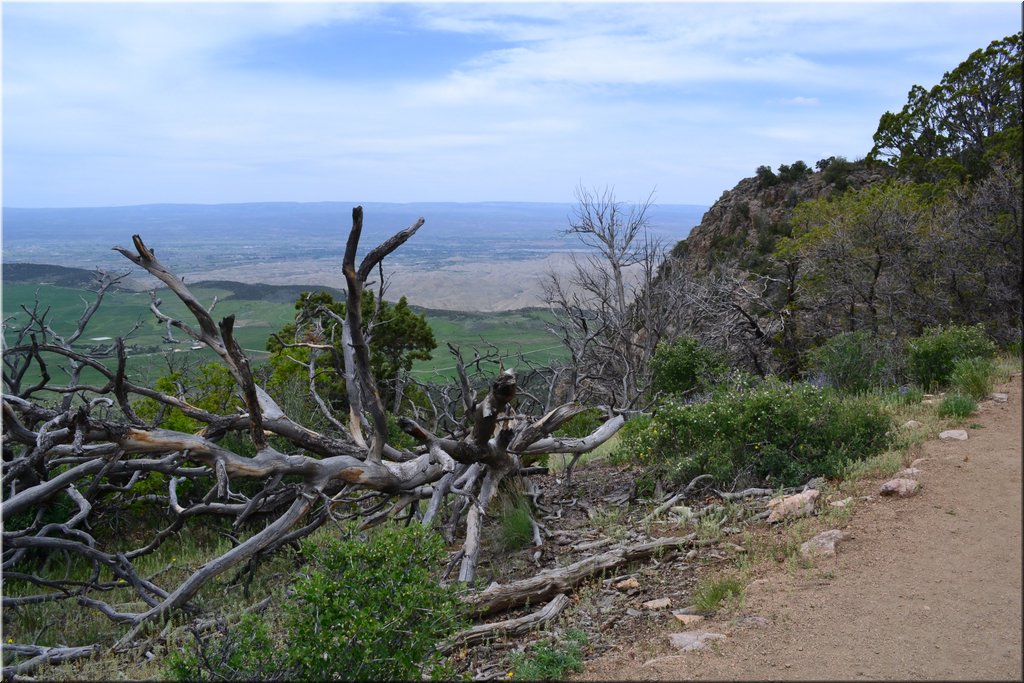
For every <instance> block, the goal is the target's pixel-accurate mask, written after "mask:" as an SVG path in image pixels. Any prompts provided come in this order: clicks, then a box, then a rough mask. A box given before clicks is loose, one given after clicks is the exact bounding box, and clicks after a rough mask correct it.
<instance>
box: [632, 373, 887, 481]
mask: <svg viewBox="0 0 1024 683" xmlns="http://www.w3.org/2000/svg"><path fill="white" fill-rule="evenodd" d="M891 426H892V418H890V417H889V415H888V413H886V411H885V410H884V408H883V406H882V404H881V402H880V401H878V400H877V399H875V398H871V397H868V396H862V397H843V396H841V395H839V394H837V393H835V392H833V391H831V390H828V389H819V388H816V387H813V386H811V385H808V384H792V385H790V384H785V383H783V382H780V381H778V380H769V381H766V382H762V383H761V384H760V385H758V386H755V387H743V388H739V389H736V390H733V391H731V392H719V393H717V394H716V396H715V397H714V398H713V399H712V400H710V401H707V402H704V403H691V404H687V403H685V402H683V401H680V400H677V399H669V400H667V401H665V402H663V403H662V404H661V405H660V406H659V408H658V410H657V411H656V413H655V415H654V416H653V418H651V420H650V422H649V423H648V424H647V426H646V427H645V428H643V429H632V430H630V431H629V432H627V433H626V434H624V435H623V437H622V441H621V442H620V446H619V451H618V459H619V460H632V461H635V462H638V463H639V464H641V465H642V466H644V468H645V473H644V475H643V477H642V478H641V479H642V480H644V481H645V483H646V484H647V485H648V486H650V485H651V484H653V482H654V481H657V480H661V481H662V482H663V483H666V484H669V485H672V486H676V485H679V484H682V483H686V482H687V481H689V480H690V479H692V478H693V477H695V476H697V475H699V474H710V475H712V476H713V477H714V478H715V480H716V482H717V483H718V484H719V485H720V486H730V485H732V484H735V483H741V482H742V483H748V484H754V483H760V484H765V485H768V486H793V485H796V484H801V483H804V482H806V481H807V480H808V479H809V478H811V477H814V476H825V477H832V476H836V475H838V474H839V473H840V472H841V470H842V468H843V466H844V465H845V464H846V462H847V461H849V460H857V459H863V458H866V457H868V456H871V455H874V454H876V453H878V452H880V451H882V450H884V449H885V447H886V446H887V445H888V432H889V429H890V428H891Z"/></svg>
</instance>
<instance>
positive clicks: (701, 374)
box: [650, 336, 726, 394]
mask: <svg viewBox="0 0 1024 683" xmlns="http://www.w3.org/2000/svg"><path fill="white" fill-rule="evenodd" d="M650 368H651V372H652V374H653V382H652V388H653V389H654V390H655V391H660V392H663V393H666V394H679V393H683V392H688V391H693V390H698V391H703V390H705V389H707V388H709V387H710V386H712V385H713V384H714V383H715V382H716V380H717V379H718V377H719V376H720V375H722V374H723V373H724V372H725V371H726V363H725V359H724V358H723V357H722V354H720V353H719V352H717V351H715V350H714V349H709V348H707V347H704V346H701V345H700V342H698V341H697V340H696V339H694V338H693V337H688V336H683V337H679V338H677V339H676V340H675V341H673V342H672V343H671V344H665V343H661V344H658V348H657V349H655V351H654V356H653V357H652V358H651V362H650Z"/></svg>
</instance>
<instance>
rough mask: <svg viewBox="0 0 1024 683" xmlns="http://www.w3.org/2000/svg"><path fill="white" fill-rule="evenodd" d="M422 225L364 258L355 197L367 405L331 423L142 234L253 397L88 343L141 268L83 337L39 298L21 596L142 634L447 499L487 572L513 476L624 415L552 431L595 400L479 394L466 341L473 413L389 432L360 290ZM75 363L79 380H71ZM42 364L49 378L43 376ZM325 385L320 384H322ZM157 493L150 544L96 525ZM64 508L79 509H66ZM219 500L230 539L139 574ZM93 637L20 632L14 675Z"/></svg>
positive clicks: (203, 337)
mask: <svg viewBox="0 0 1024 683" xmlns="http://www.w3.org/2000/svg"><path fill="white" fill-rule="evenodd" d="M423 223H424V221H423V219H419V220H418V221H416V222H415V223H414V224H413V225H411V226H410V227H409V228H406V229H405V230H402V231H400V232H398V233H396V234H395V235H394V236H392V237H391V238H390V239H388V240H386V241H385V242H383V243H382V244H380V245H378V246H376V247H375V248H374V249H372V250H370V251H369V252H368V253H367V254H366V255H365V256H364V257H363V259H362V260H361V261H360V262H359V263H358V264H357V262H356V252H357V249H358V246H359V240H360V233H361V230H362V208H361V207H356V208H355V209H354V210H353V213H352V228H351V231H350V233H349V237H348V242H347V245H346V249H345V253H344V258H343V263H342V269H343V272H344V275H345V279H346V284H347V304H348V305H347V312H346V317H345V320H344V321H343V328H342V329H343V337H344V344H343V348H344V351H345V364H344V379H345V381H346V386H347V391H348V403H349V405H350V407H351V409H350V414H349V415H348V416H347V419H345V418H339V417H337V416H332V418H333V419H332V420H331V424H332V426H333V429H332V431H331V432H326V431H322V432H321V431H316V430H313V429H310V428H309V427H307V426H304V425H303V424H299V423H298V422H296V421H294V420H292V419H291V418H290V417H289V416H288V415H287V414H286V413H285V411H284V410H283V409H282V408H281V407H280V404H279V402H278V401H276V400H275V399H274V397H272V396H270V395H269V394H268V393H267V392H266V391H265V390H264V389H263V388H261V387H260V386H259V385H258V383H257V382H256V380H255V379H254V376H253V369H252V367H251V366H250V362H249V359H248V358H247V357H246V355H245V353H244V352H243V350H242V349H241V347H240V346H239V344H238V343H237V341H236V339H235V336H234V322H235V321H234V317H233V316H228V317H225V318H223V319H222V320H220V321H219V322H215V321H214V319H213V316H212V306H211V307H210V308H206V307H204V306H203V305H202V304H201V303H200V302H199V301H198V300H197V298H196V297H195V296H194V295H193V294H192V293H191V292H190V291H189V289H188V287H187V286H186V285H185V283H184V282H183V280H182V279H181V278H179V277H178V276H176V275H175V274H174V273H173V272H172V271H171V270H170V269H169V268H167V267H166V266H165V265H164V264H162V263H161V262H160V261H159V260H158V259H157V257H156V254H155V252H154V250H153V249H151V248H149V247H148V246H147V245H146V244H145V243H144V242H143V240H142V238H141V237H139V236H138V235H136V236H134V237H133V242H134V249H133V250H129V249H124V248H120V247H118V248H117V251H119V252H120V253H122V254H123V255H124V256H125V257H126V258H127V259H129V260H130V261H131V262H132V263H134V264H135V265H137V266H139V267H141V268H143V269H145V270H146V271H147V272H148V273H150V274H151V275H153V276H154V277H156V278H157V279H159V280H160V281H161V282H162V283H163V284H164V285H166V286H167V287H168V288H169V289H170V290H171V291H172V292H173V293H174V295H176V296H177V297H178V298H179V299H180V300H181V301H182V302H183V303H184V304H185V306H186V308H187V309H188V311H189V313H190V314H191V316H192V318H193V320H191V321H185V320H179V319H175V318H173V317H171V316H169V315H167V314H165V313H164V312H163V311H161V309H160V305H161V302H160V301H159V300H158V299H156V297H155V296H154V297H153V298H152V305H151V310H152V312H153V314H154V315H155V316H156V317H157V319H158V320H159V321H161V323H162V324H165V325H166V326H167V330H168V334H170V331H171V329H172V328H177V329H178V330H180V331H181V332H182V333H184V334H186V335H188V336H189V337H191V338H192V339H194V340H195V342H197V343H199V344H203V345H205V346H206V347H208V348H210V349H212V350H213V351H214V352H216V354H217V355H218V356H219V358H220V360H221V361H222V363H223V364H224V366H225V367H226V368H227V369H228V371H229V372H230V375H231V377H232V379H233V380H234V383H235V385H236V387H237V393H238V395H239V396H240V397H241V400H242V402H243V404H244V407H245V408H244V411H239V412H236V413H233V414H217V413H212V412H209V411H207V410H204V409H202V408H199V407H197V406H195V405H192V404H190V403H189V402H188V401H187V400H185V399H183V398H181V397H179V396H176V395H173V394H171V393H166V392H162V391H158V390H156V389H153V388H150V387H146V386H142V385H140V384H136V383H135V382H133V381H132V378H131V377H130V376H129V373H128V372H127V369H126V368H127V354H126V351H125V343H124V338H118V339H117V340H116V342H115V344H114V350H115V363H114V364H113V367H112V368H108V367H107V365H106V364H105V363H103V362H102V361H101V359H100V358H98V357H96V356H95V355H90V354H89V353H83V352H81V351H79V350H76V348H75V347H74V342H75V341H76V340H78V339H79V337H81V335H82V334H83V332H84V331H85V329H86V327H87V326H88V324H89V321H90V319H91V318H92V316H93V314H94V313H95V311H96V309H97V308H98V307H99V305H100V303H101V302H102V299H103V296H104V294H105V293H106V292H107V291H108V290H109V289H110V287H111V286H113V285H114V284H116V283H117V282H118V281H119V280H120V279H121V278H123V277H125V276H124V275H120V276H111V275H106V274H100V275H99V279H98V287H97V288H96V296H95V299H94V300H93V301H92V302H88V303H87V305H86V308H85V311H84V312H83V314H82V317H81V318H80V320H79V321H78V324H77V327H76V330H75V332H74V333H73V334H72V335H71V336H69V337H61V336H60V335H58V334H56V333H55V332H54V330H53V329H52V327H51V326H50V323H49V321H48V319H47V315H48V312H47V311H40V310H39V306H38V305H37V306H36V307H35V308H31V309H30V308H28V307H23V308H24V310H25V312H26V313H27V314H28V318H29V324H28V325H26V326H24V327H23V328H21V329H20V330H16V331H15V334H14V335H13V336H14V339H13V343H11V344H10V345H5V348H4V350H3V360H4V394H3V475H2V479H3V487H4V505H3V521H4V531H3V570H4V572H5V575H6V577H8V578H18V579H21V580H24V581H27V582H30V583H32V584H34V585H36V586H37V587H38V593H37V594H34V595H28V596H19V597H9V596H4V599H3V602H4V607H15V606H17V605H25V604H30V603H38V602H45V601H65V600H67V601H73V602H75V603H77V604H78V605H80V606H81V607H82V608H86V609H94V610H99V611H100V612H102V613H103V614H105V615H106V616H107V617H109V618H110V619H111V620H113V621H114V622H118V623H123V624H124V625H126V633H125V635H124V637H123V638H122V639H121V641H120V643H119V644H120V645H123V646H126V645H129V644H131V643H132V642H133V639H134V638H135V637H136V636H137V635H138V633H139V629H140V627H141V626H142V625H144V624H146V623H147V622H150V621H152V620H155V619H158V618H160V617H162V616H165V615H167V614H168V613H169V612H170V611H172V610H193V609H194V605H193V603H192V601H193V599H194V598H195V597H196V595H197V593H198V592H199V591H200V589H201V588H202V587H203V586H204V585H206V584H208V583H209V582H210V581H211V580H213V579H214V578H215V577H217V576H219V575H221V574H224V573H225V572H227V571H228V570H230V569H232V568H236V567H240V566H241V565H243V564H244V563H246V562H252V561H254V560H257V559H259V558H260V557H262V556H265V555H266V554H267V553H270V552H272V551H273V550H275V549H277V548H280V547H281V546H282V545H284V544H288V543H291V542H293V541H295V540H296V539H298V538H300V537H302V536H304V535H307V534H309V533H312V532H313V531H314V530H316V529H317V528H319V527H321V526H322V525H323V524H325V523H326V522H328V521H329V520H332V519H335V520H337V519H341V518H346V517H347V518H358V519H360V520H361V523H362V524H363V525H364V526H369V525H372V524H375V523H378V522H380V521H382V520H384V519H387V518H389V517H399V516H406V518H407V519H409V520H415V521H416V523H420V524H424V525H431V524H435V523H437V522H438V521H439V520H440V518H441V516H442V515H447V522H446V529H447V532H448V534H449V535H450V536H451V537H455V536H456V535H458V536H459V537H461V538H463V542H462V548H461V550H460V551H458V553H457V556H456V557H455V558H453V560H452V567H454V565H455V564H456V562H460V565H459V566H460V568H459V573H458V579H459V580H460V581H463V582H466V583H468V584H472V583H473V580H474V577H475V573H476V564H477V561H478V558H479V553H480V545H481V538H480V536H481V529H482V524H483V519H484V516H485V515H486V514H487V510H488V504H489V503H490V502H491V501H492V499H494V497H495V494H496V492H497V490H498V486H499V484H500V483H501V481H502V479H503V478H505V477H507V476H508V475H510V474H514V473H518V472H520V470H521V465H522V462H521V458H523V457H524V456H528V455H536V454H541V453H582V452H585V451H588V450H591V449H593V448H594V447H596V446H597V445H599V444H601V443H602V442H604V441H605V440H607V439H608V438H610V437H611V436H612V435H613V434H614V433H615V431H616V430H617V429H618V428H619V427H620V426H621V425H622V424H623V417H621V416H617V417H613V418H611V419H609V420H608V421H607V422H605V424H603V425H602V426H601V427H600V428H599V429H598V430H597V431H596V432H595V433H593V434H591V435H590V436H588V437H586V438H581V439H568V438H560V437H556V436H553V432H554V431H555V430H557V429H558V428H559V426H560V425H562V424H563V423H564V422H565V421H566V420H568V419H569V418H571V417H572V416H574V415H576V414H577V413H578V412H580V410H582V408H581V407H580V406H578V405H576V404H573V403H569V404H564V405H559V406H556V407H554V408H552V409H551V410H548V411H546V412H545V413H544V414H543V415H540V416H536V415H528V414H525V413H524V412H519V411H517V408H516V403H517V396H518V393H519V386H518V384H517V377H516V374H515V373H514V371H513V370H506V371H504V372H502V373H501V374H500V375H499V376H498V377H496V378H494V379H493V381H492V382H491V384H490V386H489V388H488V390H487V393H486V395H484V396H483V398H480V399H479V400H474V393H473V391H472V388H471V387H470V385H469V380H468V377H467V373H466V372H465V363H464V362H463V361H462V359H461V357H457V361H458V366H459V374H460V387H459V391H453V392H451V393H450V394H449V395H450V396H458V397H459V398H460V399H461V402H462V408H463V409H462V411H461V412H462V415H461V416H460V417H459V418H458V421H459V424H458V425H457V426H456V427H455V428H453V429H450V430H448V431H447V433H443V434H441V433H435V432H437V427H436V425H437V420H434V424H433V425H431V426H430V427H431V428H428V427H425V426H423V425H422V424H420V423H419V422H417V421H415V420H413V419H410V418H404V419H402V420H401V423H400V424H401V427H402V429H403V430H404V431H405V432H406V433H407V434H409V435H411V436H412V437H414V438H415V439H416V441H417V442H418V443H419V444H420V445H419V446H417V447H415V448H411V449H401V448H395V447H394V446H392V445H391V444H389V443H388V436H387V434H388V431H387V423H386V413H385V409H384V406H383V404H382V401H381V398H380V395H379V393H378V388H377V384H376V381H375V378H374V377H373V373H372V372H371V369H370V362H369V353H368V345H367V339H366V337H365V331H364V321H363V320H362V312H361V306H360V301H361V297H362V292H363V289H364V287H365V286H366V284H367V280H368V278H369V277H370V276H371V275H372V273H373V272H374V270H375V269H378V268H379V267H380V264H381V262H382V261H383V260H384V258H385V257H387V256H388V255H389V254H390V253H392V252H393V251H394V250H395V249H397V248H398V247H400V246H401V245H402V244H403V243H405V242H406V241H407V240H408V239H410V238H411V237H412V236H413V235H414V234H415V233H416V232H417V230H419V229H420V227H421V226H422V225H423ZM5 326H6V323H5ZM5 339H6V338H5ZM30 370H34V372H30ZM62 374H66V375H67V377H68V381H67V382H57V381H56V379H55V378H56V376H58V375H62ZM86 374H88V375H91V376H99V377H102V378H103V380H102V383H94V384H86V383H83V381H82V377H83V376H85V375H86ZM37 375H38V376H39V377H40V378H41V379H39V381H37V382H34V383H33V382H28V381H26V378H28V377H34V376H37ZM310 391H311V392H313V393H314V394H315V391H316V387H315V384H314V383H313V382H311V383H310ZM141 398H145V399H150V400H152V401H155V402H157V403H158V404H159V405H160V406H162V407H164V408H166V409H170V408H175V409H178V410H180V411H181V412H182V413H183V414H184V415H185V416H187V417H188V418H191V419H193V420H196V421H198V422H200V423H202V424H203V425H205V426H204V428H203V429H202V430H200V431H199V432H198V433H184V432H178V431H172V430H168V429H160V428H157V427H156V426H155V424H150V423H147V422H146V421H145V420H144V419H142V418H140V417H139V415H138V414H137V412H136V410H135V409H134V407H133V405H134V402H135V401H137V400H138V399H141ZM316 398H318V397H316ZM319 403H320V405H321V406H324V402H323V401H319ZM533 403H535V404H541V402H533ZM452 412H454V411H452ZM453 417H454V416H453ZM229 433H241V434H244V435H245V436H246V440H247V441H248V442H251V446H252V451H253V453H254V454H252V455H247V454H244V453H239V452H236V451H237V450H239V449H237V448H236V449H234V450H233V449H231V448H229V447H227V446H226V445H225V444H224V439H223V437H224V436H225V435H227V434H229ZM282 444H287V446H282ZM286 451H287V452H286ZM149 473H161V474H162V475H164V476H165V477H166V480H167V482H168V484H167V490H166V492H165V493H152V492H148V493H146V494H140V493H138V490H137V488H138V487H137V485H138V484H139V482H140V481H143V480H144V479H145V478H146V476H147V475H148V474H149ZM242 480H250V481H256V482H260V483H262V486H261V487H257V488H256V489H255V493H249V494H243V493H241V492H240V489H241V488H245V490H247V491H250V492H251V491H252V490H253V489H254V487H252V486H248V487H240V486H239V485H238V482H240V481H242ZM186 482H189V483H191V484H192V485H193V486H196V485H200V486H204V487H206V489H207V493H206V494H205V495H204V496H203V497H202V498H201V499H200V500H198V502H194V503H189V502H187V501H186V502H185V504H182V497H181V496H179V489H181V487H182V486H183V485H184V484H185V483H186ZM142 499H145V500H148V501H151V502H152V501H157V502H159V503H162V504H165V505H166V507H167V509H168V510H169V511H170V513H171V519H172V521H171V522H170V524H169V525H167V526H166V527H165V528H163V529H161V530H159V531H158V532H156V533H154V534H153V536H152V538H149V539H147V540H146V541H145V542H144V543H142V544H141V545H139V546H138V547H108V546H109V545H110V543H109V542H101V541H100V540H98V539H97V537H96V535H95V534H94V533H93V531H92V529H91V525H90V522H91V520H92V519H93V516H94V515H95V514H96V511H97V510H98V509H99V508H107V507H109V506H110V505H113V504H125V505H126V504H128V503H131V502H133V501H138V500H142ZM57 503H61V504H57ZM54 511H58V512H59V511H66V514H63V515H62V516H61V517H62V518H60V519H57V520H55V519H53V514H54ZM207 515H217V516H221V517H226V518H228V519H231V520H232V522H233V523H232V533H233V537H232V538H233V547H232V548H231V549H230V550H228V551H227V552H224V553H223V554H221V555H220V556H218V557H215V558H213V559H212V560H210V561H209V562H207V563H206V564H205V565H203V566H202V567H200V568H199V569H198V570H197V571H195V572H193V573H192V574H191V575H189V576H188V577H187V578H185V579H184V580H183V581H181V582H180V583H177V584H176V585H161V583H160V580H159V578H158V577H154V576H148V577H147V576H143V575H140V573H139V571H138V570H137V568H136V567H137V561H138V560H139V558H141V557H143V556H146V555H148V554H150V553H153V552H154V551H155V550H156V549H157V548H159V547H160V545H161V544H162V543H164V542H165V541H166V540H167V539H169V538H170V537H171V536H172V535H174V534H176V533H178V532H179V531H181V530H183V529H187V527H188V525H189V523H190V521H192V520H195V519H197V518H200V517H203V516H207ZM246 522H249V523H250V524H248V525H247V524H246ZM463 528H464V531H462V529H463ZM457 530H458V534H456V531H457ZM41 554H43V555H46V554H52V555H57V554H62V555H63V556H65V557H68V556H75V557H78V558H80V559H81V560H84V561H85V562H87V563H89V564H91V566H92V572H91V575H90V577H89V578H88V579H87V580H84V581H82V580H71V579H66V580H59V579H56V580H55V579H52V578H47V577H44V576H43V575H42V574H41V573H40V572H38V571H36V570H35V569H33V567H35V566H37V565H36V564H34V563H33V560H34V559H35V558H37V557H39V556H40V555H41ZM126 585H127V586H130V587H131V588H132V589H133V590H134V592H135V594H136V595H137V596H138V599H139V600H140V601H142V603H144V605H145V607H144V608H143V609H141V610H136V611H121V609H120V608H119V606H118V605H116V604H111V603H110V602H108V601H105V600H104V599H103V596H104V593H106V592H108V591H109V590H110V589H111V588H112V587H114V586H126ZM92 645H93V644H91V643H87V644H76V645H75V647H68V648H49V649H46V648H42V649H40V648H35V649H31V648H30V650H31V652H30V651H29V650H25V647H28V646H8V645H5V649H7V650H8V651H10V652H11V653H15V652H17V653H21V654H22V655H25V654H32V655H34V657H33V659H32V660H31V662H33V664H31V665H29V663H28V662H23V663H22V664H21V665H19V666H17V667H9V669H10V670H8V669H4V674H5V676H6V675H12V674H14V673H19V672H23V671H25V670H26V667H27V668H28V669H30V668H31V667H32V666H34V665H35V664H38V663H39V662H41V661H56V660H59V659H62V658H68V657H73V656H82V655H83V653H84V654H88V652H91V651H92V650H91V649H90V647H91V646H92ZM12 648H13V649H12ZM17 648H21V650H18V649H17ZM44 650H45V651H44ZM15 668H17V669H18V671H15V670H14V669H15Z"/></svg>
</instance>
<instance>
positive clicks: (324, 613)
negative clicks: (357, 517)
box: [168, 525, 464, 681]
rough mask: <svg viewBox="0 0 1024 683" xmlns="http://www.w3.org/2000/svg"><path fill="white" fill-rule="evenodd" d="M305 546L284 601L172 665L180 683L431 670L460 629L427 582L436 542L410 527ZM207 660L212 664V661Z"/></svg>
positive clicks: (373, 676) (451, 598)
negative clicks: (186, 682)
mask: <svg viewBox="0 0 1024 683" xmlns="http://www.w3.org/2000/svg"><path fill="white" fill-rule="evenodd" d="M314 538H316V537H310V538H307V539H305V540H304V541H303V542H302V555H303V557H304V558H305V559H306V560H307V563H306V565H305V566H304V568H303V569H302V571H301V573H300V575H299V576H298V577H297V578H296V580H295V581H294V582H293V583H292V585H291V589H290V590H289V591H288V595H287V597H282V598H281V599H280V605H279V606H278V607H277V608H276V609H273V608H271V609H268V610H267V611H266V612H265V614H264V618H263V619H257V618H253V617H246V618H243V619H242V621H241V622H240V623H239V624H238V625H237V626H236V627H235V628H234V629H233V630H231V631H230V632H222V633H221V634H219V635H218V636H215V637H211V638H206V639H203V640H200V641H199V645H198V646H197V647H196V648H195V650H194V651H191V652H185V653H182V654H179V655H175V656H172V658H171V661H170V666H169V671H168V672H169V673H170V674H171V675H172V676H174V677H175V678H177V679H179V680H201V679H205V680H225V679H228V680H237V679H247V680H274V679H286V680H332V679H344V680H356V681H360V680H364V681H365V680H419V679H420V677H421V675H422V674H423V673H428V674H429V673H431V672H432V671H434V670H435V669H436V668H437V667H438V666H439V665H440V654H439V653H438V651H437V650H436V649H435V647H434V646H435V644H436V643H437V642H439V641H441V640H443V639H444V638H445V637H447V636H449V635H451V634H452V633H454V632H455V631H457V630H458V629H459V628H461V627H462V626H463V625H464V624H463V622H464V620H463V607H462V603H461V602H460V601H459V599H458V598H457V597H456V595H455V592H454V589H452V588H449V587H443V586H440V585H439V584H438V583H437V581H436V580H435V579H434V577H433V576H432V575H431V570H432V569H433V568H434V567H436V566H437V565H438V564H439V563H440V562H441V560H442V559H443V558H444V556H445V547H444V542H443V541H442V539H441V537H440V536H438V535H437V534H436V533H434V532H433V531H431V530H429V529H424V528H423V527H421V526H419V525H412V526H410V527H407V528H400V527H394V526H388V527H384V528H381V529H378V530H376V531H375V532H373V533H372V534H369V535H368V536H367V537H365V538H359V537H354V538H350V539H348V540H339V539H337V538H333V537H325V536H321V537H319V540H314ZM211 653H212V654H211Z"/></svg>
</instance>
